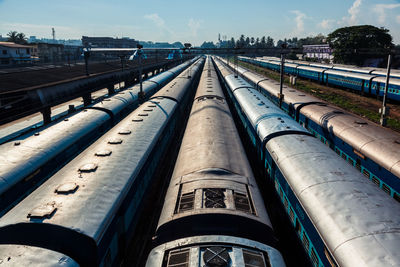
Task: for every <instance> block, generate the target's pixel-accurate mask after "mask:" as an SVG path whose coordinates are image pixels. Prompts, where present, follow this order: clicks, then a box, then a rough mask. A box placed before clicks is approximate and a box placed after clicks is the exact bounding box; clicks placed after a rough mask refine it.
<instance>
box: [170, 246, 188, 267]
mask: <svg viewBox="0 0 400 267" xmlns="http://www.w3.org/2000/svg"><path fill="white" fill-rule="evenodd" d="M167 267H189V249H184V250H175V251H171V252H169V255H168V263H167Z"/></svg>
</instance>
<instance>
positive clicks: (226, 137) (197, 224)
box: [146, 59, 284, 267]
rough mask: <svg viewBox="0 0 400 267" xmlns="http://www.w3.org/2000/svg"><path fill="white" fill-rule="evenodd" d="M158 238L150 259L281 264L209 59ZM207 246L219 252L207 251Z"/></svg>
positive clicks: (171, 263)
mask: <svg viewBox="0 0 400 267" xmlns="http://www.w3.org/2000/svg"><path fill="white" fill-rule="evenodd" d="M155 242H156V244H158V245H159V246H158V247H157V248H155V249H154V250H153V251H152V252H151V253H150V255H149V257H148V261H147V265H146V266H154V267H156V266H157V267H161V266H175V265H174V264H184V263H185V262H186V265H184V266H193V267H194V266H200V265H199V264H202V265H201V266H203V265H204V264H210V265H212V264H217V262H218V261H221V260H222V261H226V262H225V265H223V266H240V265H236V264H239V263H240V262H242V263H243V262H247V261H249V262H247V263H248V264H250V263H251V262H252V263H254V264H255V263H258V264H259V265H257V266H284V262H283V259H282V257H281V255H280V253H279V251H278V250H277V249H276V238H275V236H274V234H273V231H272V226H271V222H270V220H269V217H268V214H267V212H266V209H265V206H264V202H263V200H262V197H261V194H260V192H259V189H258V187H257V184H256V181H255V178H254V176H253V173H252V171H251V168H250V165H249V163H248V161H247V158H246V154H245V152H244V148H243V146H242V144H241V141H240V137H239V135H238V133H237V130H236V127H235V124H234V121H233V118H232V116H231V114H230V111H229V107H228V105H227V103H226V100H225V97H224V94H223V92H222V90H221V87H220V84H219V81H218V77H217V74H216V72H215V69H214V67H213V64H212V62H211V60H210V59H207V61H206V64H205V68H204V70H203V73H202V77H201V81H200V83H199V87H198V90H197V93H196V96H195V99H194V103H193V107H192V111H191V114H190V117H189V121H188V124H187V127H186V131H185V135H184V137H183V140H182V145H181V148H180V151H179V155H178V158H177V161H176V165H175V169H174V172H173V174H172V178H171V182H170V185H169V188H168V191H167V195H166V198H165V202H164V206H163V209H162V213H161V216H160V219H159V223H158V227H157V230H156V235H155ZM209 253H217V254H218V255H220V256H221V257H216V258H215V259H212V258H207V255H208V254H209ZM246 253H248V254H246ZM251 257H254V258H256V259H257V261H252V259H250V258H251ZM189 259H190V260H189ZM253 260H255V259H253ZM180 261H182V262H180ZM184 261H185V262H184ZM163 262H164V263H163ZM165 262H167V263H166V264H167V265H163V264H165ZM221 264H222V262H221Z"/></svg>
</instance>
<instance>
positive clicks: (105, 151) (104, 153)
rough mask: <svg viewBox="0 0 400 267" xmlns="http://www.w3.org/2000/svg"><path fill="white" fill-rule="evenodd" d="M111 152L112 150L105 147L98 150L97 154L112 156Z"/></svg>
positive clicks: (99, 155)
mask: <svg viewBox="0 0 400 267" xmlns="http://www.w3.org/2000/svg"><path fill="white" fill-rule="evenodd" d="M111 153H112V152H111V150H108V149H104V150H100V151H97V152H96V153H95V155H96V156H98V157H107V156H110V155H111Z"/></svg>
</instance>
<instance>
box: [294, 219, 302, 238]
mask: <svg viewBox="0 0 400 267" xmlns="http://www.w3.org/2000/svg"><path fill="white" fill-rule="evenodd" d="M295 229H296V232H297V233H298V234H299V235H300V234H301V225H300V222H299V219H297V218H296V224H295Z"/></svg>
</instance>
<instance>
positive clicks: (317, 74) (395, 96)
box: [239, 57, 400, 101]
mask: <svg viewBox="0 0 400 267" xmlns="http://www.w3.org/2000/svg"><path fill="white" fill-rule="evenodd" d="M239 59H240V60H242V61H244V62H248V63H252V64H255V65H257V66H260V67H264V68H268V69H272V70H275V71H280V65H281V63H280V61H275V60H265V59H254V58H249V57H239ZM284 71H285V73H287V74H291V75H295V76H298V77H302V78H306V79H310V80H314V81H317V82H320V83H322V84H326V85H334V86H338V87H343V88H347V89H351V90H353V91H356V92H359V93H361V94H368V95H373V96H376V97H383V95H384V91H385V85H386V78H385V77H384V76H382V75H378V74H377V73H375V74H374V71H372V72H371V73H360V72H355V71H347V69H346V68H336V69H330V68H325V67H318V65H313V66H305V65H299V64H296V63H287V64H285V65H284ZM379 73H381V72H379ZM395 75H396V74H395ZM387 98H388V99H391V100H394V101H400V77H397V75H396V76H393V75H392V76H391V78H390V80H389V88H388V92H387Z"/></svg>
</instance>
